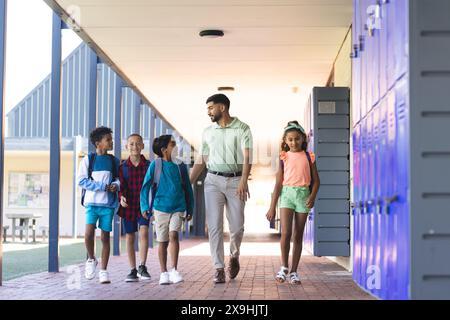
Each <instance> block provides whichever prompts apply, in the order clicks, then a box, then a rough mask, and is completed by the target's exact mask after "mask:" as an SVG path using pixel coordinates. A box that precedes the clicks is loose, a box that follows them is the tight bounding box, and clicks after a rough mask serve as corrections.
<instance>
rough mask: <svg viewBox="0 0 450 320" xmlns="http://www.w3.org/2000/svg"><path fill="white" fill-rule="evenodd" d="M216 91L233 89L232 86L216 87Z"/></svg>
mask: <svg viewBox="0 0 450 320" xmlns="http://www.w3.org/2000/svg"><path fill="white" fill-rule="evenodd" d="M217 91H234V87H218V88H217Z"/></svg>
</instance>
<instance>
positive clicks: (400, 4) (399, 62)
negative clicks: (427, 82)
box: [392, 0, 409, 79]
mask: <svg viewBox="0 0 450 320" xmlns="http://www.w3.org/2000/svg"><path fill="white" fill-rule="evenodd" d="M392 3H393V4H394V5H395V13H396V19H395V29H394V30H395V37H396V39H395V41H396V47H395V49H396V50H395V77H396V79H399V78H401V77H402V76H403V75H404V74H405V73H406V72H407V70H408V56H409V54H408V48H409V43H408V42H409V41H408V38H409V37H408V34H407V30H408V21H407V16H408V0H395V1H393V2H392Z"/></svg>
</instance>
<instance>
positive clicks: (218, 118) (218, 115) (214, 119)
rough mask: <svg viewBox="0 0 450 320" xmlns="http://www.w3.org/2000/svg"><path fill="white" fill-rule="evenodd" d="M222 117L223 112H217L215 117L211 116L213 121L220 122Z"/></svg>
mask: <svg viewBox="0 0 450 320" xmlns="http://www.w3.org/2000/svg"><path fill="white" fill-rule="evenodd" d="M220 119H222V114H216V115H215V116H214V117H212V118H211V121H212V122H219V120H220Z"/></svg>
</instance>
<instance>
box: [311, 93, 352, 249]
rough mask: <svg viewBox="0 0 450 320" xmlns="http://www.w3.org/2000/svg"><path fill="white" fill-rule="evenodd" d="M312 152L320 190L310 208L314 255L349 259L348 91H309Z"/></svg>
mask: <svg viewBox="0 0 450 320" xmlns="http://www.w3.org/2000/svg"><path fill="white" fill-rule="evenodd" d="M312 96H313V99H312V101H313V106H314V134H313V136H314V146H313V147H314V151H315V153H316V159H317V162H316V163H317V169H318V171H319V175H320V181H321V185H320V189H319V193H318V197H317V201H316V204H315V208H314V216H313V221H314V255H317V256H349V255H350V206H349V205H350V201H349V200H350V193H349V183H350V175H349V171H350V163H349V152H350V150H349V141H350V119H349V116H350V107H349V89H348V88H338V87H327V88H319V87H315V88H314V89H313V95H312Z"/></svg>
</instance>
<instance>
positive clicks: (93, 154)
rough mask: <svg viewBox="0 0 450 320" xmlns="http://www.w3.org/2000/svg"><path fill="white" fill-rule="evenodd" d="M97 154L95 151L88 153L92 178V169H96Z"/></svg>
mask: <svg viewBox="0 0 450 320" xmlns="http://www.w3.org/2000/svg"><path fill="white" fill-rule="evenodd" d="M96 157H97V154H96V153H95V152H90V153H89V154H88V179H92V171H94V162H95V158H96Z"/></svg>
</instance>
